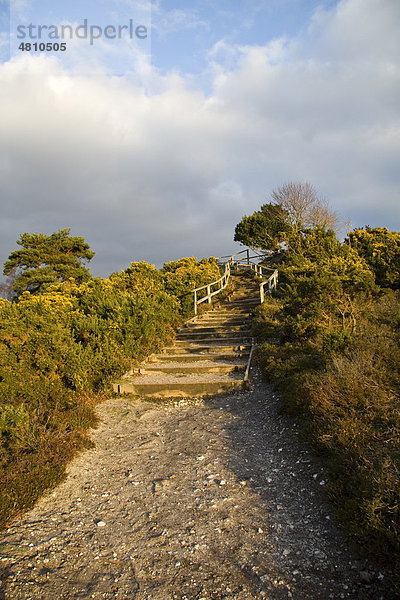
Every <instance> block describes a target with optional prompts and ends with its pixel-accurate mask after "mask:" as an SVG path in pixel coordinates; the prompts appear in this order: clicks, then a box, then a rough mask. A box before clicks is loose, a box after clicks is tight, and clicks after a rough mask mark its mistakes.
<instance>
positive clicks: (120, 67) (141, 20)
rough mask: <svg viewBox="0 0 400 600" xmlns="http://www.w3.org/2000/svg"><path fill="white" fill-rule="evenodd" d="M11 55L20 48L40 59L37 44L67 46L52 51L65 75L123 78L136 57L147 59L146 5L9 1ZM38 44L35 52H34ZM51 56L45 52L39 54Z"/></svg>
mask: <svg viewBox="0 0 400 600" xmlns="http://www.w3.org/2000/svg"><path fill="white" fill-rule="evenodd" d="M10 34H11V44H10V45H11V55H12V56H18V55H20V54H21V52H22V51H26V50H21V46H20V45H21V43H22V42H27V43H30V44H31V47H30V48H31V49H30V53H31V54H39V53H40V52H39V50H38V44H40V43H42V44H43V43H44V44H47V43H52V44H54V43H60V44H61V43H62V42H64V43H65V44H66V51H64V52H62V51H60V50H58V51H53V56H55V57H56V58H58V59H59V60H60V62H61V63H62V65H63V67H64V68H66V69H67V70H78V71H79V72H80V73H85V72H87V73H88V74H89V73H90V72H93V68H94V65H95V66H96V69H97V70H98V71H102V72H105V73H107V74H111V75H114V74H117V75H123V74H124V73H126V72H130V71H132V69H133V68H134V63H135V57H136V58H137V56H139V55H140V56H142V55H146V54H147V55H149V54H150V48H151V46H150V39H151V3H150V1H149V0H79V1H78V0H70V1H69V2H68V3H66V2H64V1H63V0H10ZM35 44H36V46H35ZM42 54H45V55H46V56H49V54H51V52H49V51H48V50H47V49H46V51H45V52H42Z"/></svg>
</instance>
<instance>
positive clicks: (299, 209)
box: [234, 182, 337, 252]
mask: <svg viewBox="0 0 400 600" xmlns="http://www.w3.org/2000/svg"><path fill="white" fill-rule="evenodd" d="M271 196H272V202H270V203H267V204H263V205H262V206H261V209H260V210H259V211H256V212H255V213H253V214H252V215H250V216H244V217H243V218H242V220H241V221H240V223H238V225H237V226H236V229H235V237H234V240H235V241H236V242H242V244H245V245H246V246H249V247H250V248H258V249H262V250H269V251H270V252H277V251H279V250H280V249H281V247H282V244H285V245H286V247H287V248H289V249H291V250H294V251H301V247H302V240H303V238H304V237H305V235H306V234H307V232H308V231H310V230H316V229H318V230H321V231H323V232H325V231H329V230H334V229H335V227H336V221H337V217H336V215H335V213H334V212H332V211H331V210H330V209H329V207H328V203H327V201H326V200H325V199H323V198H321V197H319V196H318V194H317V192H316V190H315V188H314V187H313V186H312V185H311V184H310V183H307V182H306V183H299V182H289V183H286V184H284V185H282V186H281V187H279V188H277V189H275V190H273V192H272V194H271Z"/></svg>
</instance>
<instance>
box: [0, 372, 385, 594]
mask: <svg viewBox="0 0 400 600" xmlns="http://www.w3.org/2000/svg"><path fill="white" fill-rule="evenodd" d="M253 380H254V385H253V389H252V391H249V392H240V393H235V394H232V395H229V396H221V397H215V398H211V399H208V400H205V401H201V400H196V399H192V400H182V401H178V402H170V403H167V402H165V403H158V404H155V403H151V402H144V401H133V400H127V399H110V400H109V401H107V402H105V403H104V404H102V405H100V406H99V407H98V412H99V416H100V420H101V423H100V426H99V428H98V429H97V430H95V431H93V433H92V438H93V440H94V442H95V444H96V448H95V450H90V451H86V452H84V453H82V454H81V455H79V456H78V457H77V458H76V459H75V460H74V461H73V463H72V464H71V465H70V467H69V469H68V477H67V479H66V481H65V482H64V483H62V484H61V485H60V486H59V487H58V488H57V489H56V490H55V491H53V492H52V493H50V494H49V495H47V496H46V497H44V498H43V499H42V500H41V501H40V502H39V503H38V505H37V506H36V507H35V508H34V509H33V510H32V511H30V512H29V513H28V514H27V515H25V517H24V519H23V520H21V521H20V522H18V523H16V524H15V525H14V526H13V527H12V528H11V529H9V530H8V531H7V532H5V533H4V535H3V536H2V539H1V543H0V553H1V565H2V574H1V577H0V579H1V586H0V599H3V600H9V599H10V600H11V599H18V600H29V599H32V600H38V599H42V600H60V599H62V600H67V599H75V598H77V599H78V598H79V599H88V598H95V599H100V598H102V599H103V598H106V599H118V600H145V599H149V600H172V599H179V600H195V599H196V600H201V599H203V600H210V599H216V600H220V599H221V600H222V599H232V600H233V599H237V600H253V599H256V598H257V599H258V598H266V599H271V600H278V599H279V600H280V599H285V598H294V599H298V600H303V599H315V600H320V599H321V600H322V599H324V600H325V599H326V600H328V599H333V600H339V599H342V598H351V599H360V600H361V599H363V600H364V599H366V598H371V599H372V598H373V599H374V600H379V599H380V598H382V599H383V598H385V595H384V593H383V592H382V591H380V590H379V579H380V578H379V574H378V573H375V574H374V575H373V581H368V578H369V577H370V578H372V575H371V574H370V573H366V572H367V570H368V566H367V565H366V564H365V563H364V562H360V561H357V560H356V559H355V558H354V556H352V554H351V552H350V551H349V548H348V547H347V546H346V543H345V542H344V540H343V538H342V536H341V534H340V532H339V531H338V529H337V528H336V526H335V524H334V516H333V514H332V512H331V510H330V508H329V506H327V505H326V504H325V503H324V501H323V494H322V492H323V488H324V485H325V483H326V479H325V476H324V473H323V472H322V470H321V468H320V467H319V466H318V464H317V463H316V461H315V460H314V459H313V458H312V457H311V456H310V454H309V452H308V451H307V450H306V449H305V448H304V444H303V443H302V442H301V440H300V439H299V436H298V434H297V430H296V427H295V426H293V424H291V422H290V421H289V420H287V419H286V417H284V416H281V415H279V413H278V412H277V400H276V398H274V396H273V394H272V392H271V389H270V388H269V386H267V385H266V384H265V383H263V382H262V381H261V379H260V376H259V374H258V372H257V369H255V375H254V376H253ZM360 573H361V578H360ZM363 573H364V575H363Z"/></svg>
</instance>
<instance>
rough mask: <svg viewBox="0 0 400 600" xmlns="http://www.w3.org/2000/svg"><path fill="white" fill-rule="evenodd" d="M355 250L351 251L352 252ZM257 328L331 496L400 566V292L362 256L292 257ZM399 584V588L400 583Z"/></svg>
mask: <svg viewBox="0 0 400 600" xmlns="http://www.w3.org/2000/svg"><path fill="white" fill-rule="evenodd" d="M349 250H350V251H349ZM280 275H281V277H280V280H281V286H280V289H279V292H278V293H277V294H276V296H275V297H274V298H272V299H271V301H267V303H266V304H265V305H263V306H262V307H260V309H259V310H258V315H257V319H256V325H255V331H256V332H258V334H259V335H260V336H261V337H260V338H259V339H260V340H261V341H262V340H265V339H268V338H272V341H273V342H274V343H264V344H263V345H262V346H261V347H260V357H261V362H262V365H263V369H264V371H265V373H266V374H267V376H268V377H269V378H270V379H271V380H272V381H273V382H274V383H275V385H276V386H277V387H278V388H279V390H280V392H281V397H282V403H283V407H284V409H285V410H286V411H288V412H289V413H290V414H291V415H292V416H293V417H295V418H299V419H301V420H302V422H303V425H304V430H305V432H306V433H307V435H308V437H309V439H310V440H311V442H312V444H313V446H314V448H315V449H316V450H317V451H318V452H319V453H320V454H321V455H322V457H323V458H324V460H325V462H326V465H327V467H328V469H329V474H330V476H329V486H328V494H329V497H330V499H331V500H332V502H333V503H334V504H335V506H336V508H337V510H338V514H339V516H340V518H341V520H342V522H343V523H344V525H345V527H346V529H347V531H348V534H349V536H350V537H351V538H352V540H353V541H354V542H356V543H357V544H358V546H359V548H361V549H362V551H363V552H364V553H366V554H372V555H373V556H374V557H375V558H379V559H380V560H384V561H386V563H387V564H388V563H389V564H391V565H392V567H393V571H395V570H396V569H397V566H398V565H399V564H400V397H399V390H400V344H399V342H400V327H399V325H400V294H399V292H394V291H388V290H386V291H381V290H379V288H377V287H376V285H375V281H374V277H373V273H372V271H371V270H370V269H369V268H368V266H367V265H366V262H365V260H364V259H363V258H361V257H357V255H356V254H355V250H354V249H345V250H344V252H343V253H342V252H341V249H340V248H339V252H338V254H335V255H334V256H331V257H330V256H327V255H326V253H325V251H323V252H321V255H320V256H319V257H317V256H316V257H315V259H311V258H310V256H307V254H305V255H303V256H298V255H297V256H292V257H290V256H287V257H286V258H285V261H284V263H283V266H282V270H281V273H280ZM394 585H395V584H394Z"/></svg>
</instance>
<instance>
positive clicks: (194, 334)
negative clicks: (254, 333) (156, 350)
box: [175, 329, 251, 343]
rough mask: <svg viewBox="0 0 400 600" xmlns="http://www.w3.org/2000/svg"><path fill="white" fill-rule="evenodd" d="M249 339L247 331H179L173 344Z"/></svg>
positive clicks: (249, 335)
mask: <svg viewBox="0 0 400 600" xmlns="http://www.w3.org/2000/svg"><path fill="white" fill-rule="evenodd" d="M248 337H251V334H250V331H249V330H248V329H246V330H244V329H242V330H240V331H232V330H231V329H225V331H188V332H187V333H186V332H183V331H180V332H179V333H178V334H177V336H176V342H175V343H181V342H184V341H187V342H189V341H190V340H193V341H196V340H227V339H228V340H241V339H242V338H243V339H247V338H248Z"/></svg>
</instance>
